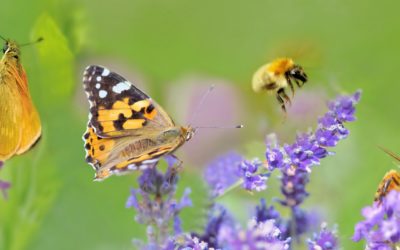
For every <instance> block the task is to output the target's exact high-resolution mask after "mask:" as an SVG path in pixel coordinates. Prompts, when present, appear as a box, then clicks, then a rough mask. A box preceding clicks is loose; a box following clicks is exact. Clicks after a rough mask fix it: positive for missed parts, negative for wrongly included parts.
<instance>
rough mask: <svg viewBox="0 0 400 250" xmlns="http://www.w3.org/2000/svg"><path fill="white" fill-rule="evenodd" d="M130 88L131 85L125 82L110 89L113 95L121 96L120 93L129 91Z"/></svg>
mask: <svg viewBox="0 0 400 250" xmlns="http://www.w3.org/2000/svg"><path fill="white" fill-rule="evenodd" d="M130 87H131V85H130V84H129V82H127V81H125V82H119V83H118V84H117V85H115V86H114V87H113V88H112V91H113V92H114V93H117V94H121V92H122V91H124V90H128V89H130Z"/></svg>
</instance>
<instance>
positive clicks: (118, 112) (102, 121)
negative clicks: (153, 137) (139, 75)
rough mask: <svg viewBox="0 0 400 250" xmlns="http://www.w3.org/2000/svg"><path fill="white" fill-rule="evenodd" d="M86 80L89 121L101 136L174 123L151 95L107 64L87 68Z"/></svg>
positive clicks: (131, 133)
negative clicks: (106, 65) (112, 70)
mask: <svg viewBox="0 0 400 250" xmlns="http://www.w3.org/2000/svg"><path fill="white" fill-rule="evenodd" d="M83 83H84V88H85V91H86V94H87V96H88V99H89V103H90V120H89V124H90V125H91V126H92V127H93V128H94V129H95V131H96V134H97V135H99V136H102V137H109V136H128V135H136V134H137V132H138V131H137V130H138V129H143V128H144V127H145V128H146V129H153V130H154V129H164V128H165V127H172V126H174V123H173V121H172V120H171V118H169V116H168V115H166V113H165V111H164V110H163V109H162V108H161V107H160V106H159V105H157V103H155V102H154V101H153V100H151V98H150V97H149V96H148V95H146V94H145V93H143V92H142V91H141V90H139V89H138V88H136V87H135V86H134V85H133V84H132V83H130V82H129V81H127V80H126V79H125V78H123V77H122V76H120V75H118V74H116V73H114V72H110V71H109V70H108V69H106V68H104V67H101V66H89V67H87V68H86V70H85V73H84V78H83Z"/></svg>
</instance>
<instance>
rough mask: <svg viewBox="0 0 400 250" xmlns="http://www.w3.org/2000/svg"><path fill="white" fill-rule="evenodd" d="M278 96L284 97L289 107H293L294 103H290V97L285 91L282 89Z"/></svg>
mask: <svg viewBox="0 0 400 250" xmlns="http://www.w3.org/2000/svg"><path fill="white" fill-rule="evenodd" d="M278 94H279V96H280V97H283V99H284V100H285V102H286V103H289V105H292V102H291V101H290V98H289V96H288V95H287V94H286V93H285V89H283V88H281V89H279V90H278Z"/></svg>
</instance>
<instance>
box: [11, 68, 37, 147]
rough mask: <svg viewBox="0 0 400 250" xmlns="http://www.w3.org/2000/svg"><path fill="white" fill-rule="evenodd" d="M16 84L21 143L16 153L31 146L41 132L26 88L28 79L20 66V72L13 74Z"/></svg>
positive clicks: (35, 111)
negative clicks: (19, 96)
mask: <svg viewBox="0 0 400 250" xmlns="http://www.w3.org/2000/svg"><path fill="white" fill-rule="evenodd" d="M15 78H16V80H17V83H18V86H19V88H20V90H21V107H22V117H21V130H22V132H21V143H20V145H19V148H18V150H17V154H18V155H19V154H22V153H24V152H25V151H27V150H28V149H30V148H31V147H32V145H34V144H35V143H36V141H37V140H38V139H39V138H40V135H41V134H42V126H41V124H40V118H39V114H38V112H37V110H36V108H35V106H34V105H33V103H32V99H31V96H30V94H29V89H28V80H27V78H26V74H25V71H24V70H23V69H22V68H21V74H20V75H15Z"/></svg>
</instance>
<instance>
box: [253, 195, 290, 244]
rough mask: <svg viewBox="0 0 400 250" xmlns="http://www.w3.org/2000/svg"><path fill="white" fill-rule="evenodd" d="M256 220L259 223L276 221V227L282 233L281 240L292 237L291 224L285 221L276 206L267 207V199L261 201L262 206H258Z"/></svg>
mask: <svg viewBox="0 0 400 250" xmlns="http://www.w3.org/2000/svg"><path fill="white" fill-rule="evenodd" d="M255 220H256V221H257V223H259V222H265V221H267V220H274V221H275V226H276V227H277V228H279V230H280V231H281V239H287V238H288V237H289V236H290V222H289V221H287V220H285V219H283V218H282V217H281V215H280V214H279V212H278V211H277V210H276V209H275V207H274V206H272V205H271V206H269V207H268V206H267V203H266V201H265V199H261V201H260V205H258V206H256V212H255Z"/></svg>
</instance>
